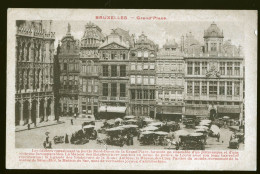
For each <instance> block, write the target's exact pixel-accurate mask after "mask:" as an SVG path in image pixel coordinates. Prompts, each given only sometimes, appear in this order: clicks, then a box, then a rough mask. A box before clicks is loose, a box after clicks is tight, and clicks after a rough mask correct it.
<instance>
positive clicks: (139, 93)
mask: <svg viewBox="0 0 260 174" xmlns="http://www.w3.org/2000/svg"><path fill="white" fill-rule="evenodd" d="M142 98H143V96H142V90H140V89H138V90H137V99H142Z"/></svg>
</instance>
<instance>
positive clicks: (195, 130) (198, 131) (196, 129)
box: [195, 129, 207, 132]
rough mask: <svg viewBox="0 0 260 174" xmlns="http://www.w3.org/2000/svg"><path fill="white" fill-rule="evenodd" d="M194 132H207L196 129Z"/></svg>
mask: <svg viewBox="0 0 260 174" xmlns="http://www.w3.org/2000/svg"><path fill="white" fill-rule="evenodd" d="M195 132H207V131H206V130H205V129H196V130H195Z"/></svg>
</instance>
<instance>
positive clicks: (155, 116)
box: [154, 106, 157, 119]
mask: <svg viewBox="0 0 260 174" xmlns="http://www.w3.org/2000/svg"><path fill="white" fill-rule="evenodd" d="M156 112H157V111H156V106H154V119H156Z"/></svg>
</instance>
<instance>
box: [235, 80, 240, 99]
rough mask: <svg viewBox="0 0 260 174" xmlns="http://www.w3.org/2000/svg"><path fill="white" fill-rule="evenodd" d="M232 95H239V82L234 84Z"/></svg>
mask: <svg viewBox="0 0 260 174" xmlns="http://www.w3.org/2000/svg"><path fill="white" fill-rule="evenodd" d="M234 94H235V95H236V96H239V95H240V82H235V84H234Z"/></svg>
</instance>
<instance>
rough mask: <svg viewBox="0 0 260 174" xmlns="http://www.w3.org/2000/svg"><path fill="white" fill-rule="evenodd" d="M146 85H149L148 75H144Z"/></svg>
mask: <svg viewBox="0 0 260 174" xmlns="http://www.w3.org/2000/svg"><path fill="white" fill-rule="evenodd" d="M144 85H148V76H144Z"/></svg>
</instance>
